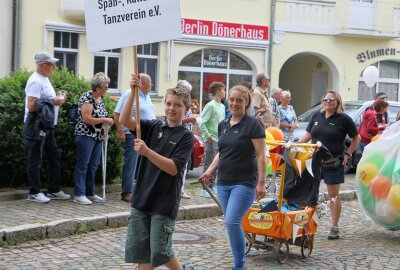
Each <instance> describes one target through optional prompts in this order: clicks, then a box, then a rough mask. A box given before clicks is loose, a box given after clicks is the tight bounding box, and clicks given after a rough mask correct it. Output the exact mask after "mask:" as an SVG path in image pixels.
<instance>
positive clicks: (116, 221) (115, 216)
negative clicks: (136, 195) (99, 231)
mask: <svg viewBox="0 0 400 270" xmlns="http://www.w3.org/2000/svg"><path fill="white" fill-rule="evenodd" d="M129 215H130V212H120V213H111V214H106V215H105V216H106V217H107V226H108V228H119V227H124V226H127V225H128V218H129Z"/></svg>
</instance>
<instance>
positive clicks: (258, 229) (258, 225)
mask: <svg viewBox="0 0 400 270" xmlns="http://www.w3.org/2000/svg"><path fill="white" fill-rule="evenodd" d="M267 146H269V149H268V150H269V152H270V157H273V156H275V157H276V156H279V159H280V165H279V166H275V170H279V169H280V170H281V177H280V188H279V195H278V199H277V201H276V203H275V206H274V207H272V208H271V207H270V206H271V203H268V204H267V206H265V205H264V207H263V206H262V205H260V207H259V208H257V207H254V208H250V209H249V210H248V211H247V213H246V215H245V216H244V218H243V222H242V227H243V230H244V232H245V236H246V239H247V252H246V254H247V253H249V252H250V250H251V248H255V249H263V250H274V251H275V253H276V257H277V260H278V262H279V263H284V262H285V261H286V260H287V258H288V256H289V245H294V246H299V247H300V248H301V255H302V257H303V258H306V257H308V256H310V255H311V253H312V250H313V246H314V235H315V233H316V232H317V227H318V226H317V222H318V216H317V213H316V210H315V206H316V204H317V200H318V194H319V177H320V175H319V168H318V167H319V166H320V164H318V160H319V159H318V158H316V157H315V156H316V155H314V152H315V154H316V153H317V152H318V151H315V150H316V149H318V146H319V145H317V144H300V143H297V144H296V143H285V142H276V141H267ZM267 148H268V147H267ZM271 162H274V161H271ZM276 167H279V168H276ZM309 191H310V192H311V193H313V194H305V193H308V192H309ZM301 193H303V194H301ZM270 202H272V201H270ZM288 203H289V204H290V203H295V204H297V205H298V206H299V205H300V206H301V209H300V210H291V209H290V207H289V208H287V207H286V206H285V205H286V204H288ZM273 204H274V203H272V205H273Z"/></svg>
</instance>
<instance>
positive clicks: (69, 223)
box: [46, 219, 78, 238]
mask: <svg viewBox="0 0 400 270" xmlns="http://www.w3.org/2000/svg"><path fill="white" fill-rule="evenodd" d="M46 227H47V234H46V237H47V238H57V237H65V236H69V235H72V234H74V233H76V231H77V228H78V221H77V220H74V219H61V220H55V221H51V222H49V223H47V224H46Z"/></svg>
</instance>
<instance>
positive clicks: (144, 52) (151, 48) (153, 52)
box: [137, 43, 159, 93]
mask: <svg viewBox="0 0 400 270" xmlns="http://www.w3.org/2000/svg"><path fill="white" fill-rule="evenodd" d="M158 47H159V45H158V43H151V44H145V45H140V46H138V47H137V50H138V63H139V67H138V70H139V73H146V74H148V75H149V76H150V77H151V81H152V82H153V88H152V89H151V92H152V93H156V92H157V90H156V89H158V76H157V73H158V72H157V71H158Z"/></svg>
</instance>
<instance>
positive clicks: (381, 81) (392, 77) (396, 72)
mask: <svg viewBox="0 0 400 270" xmlns="http://www.w3.org/2000/svg"><path fill="white" fill-rule="evenodd" d="M374 66H376V67H377V68H378V70H379V78H378V81H377V82H376V84H375V85H374V86H373V87H368V86H367V85H366V84H365V82H364V79H363V78H362V73H361V74H360V81H359V83H358V85H359V86H358V99H360V100H371V99H373V98H374V96H375V94H376V93H378V92H384V93H386V95H387V96H388V99H389V100H394V101H399V100H400V91H399V90H400V62H397V61H380V62H377V63H375V64H374Z"/></svg>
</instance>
